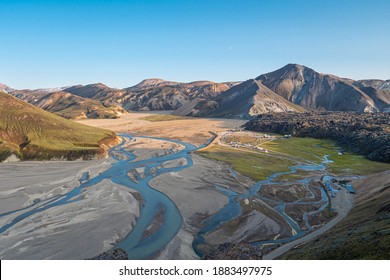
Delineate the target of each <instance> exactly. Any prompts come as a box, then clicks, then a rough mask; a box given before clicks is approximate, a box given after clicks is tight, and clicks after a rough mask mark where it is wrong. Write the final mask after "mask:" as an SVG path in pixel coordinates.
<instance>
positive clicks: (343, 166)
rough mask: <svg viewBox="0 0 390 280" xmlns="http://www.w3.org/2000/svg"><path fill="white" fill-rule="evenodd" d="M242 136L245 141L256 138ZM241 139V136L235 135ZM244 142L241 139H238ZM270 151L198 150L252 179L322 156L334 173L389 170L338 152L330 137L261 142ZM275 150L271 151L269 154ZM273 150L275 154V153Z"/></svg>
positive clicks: (318, 160)
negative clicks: (327, 157) (327, 159)
mask: <svg viewBox="0 0 390 280" xmlns="http://www.w3.org/2000/svg"><path fill="white" fill-rule="evenodd" d="M249 138H250V137H244V138H243V140H244V143H251V142H253V141H257V139H255V138H252V140H251V139H249ZM234 139H235V140H240V139H241V138H239V137H237V139H236V138H234ZM241 143H243V142H241ZM260 146H261V147H263V148H265V149H268V150H270V151H271V153H269V154H264V153H261V152H250V151H249V150H248V152H246V151H243V150H242V149H240V150H238V149H233V148H229V147H222V146H215V145H214V146H211V147H209V148H207V149H203V150H201V151H199V152H198V153H199V154H200V155H202V156H205V157H208V158H211V159H215V160H219V161H222V162H226V163H229V164H231V166H232V167H233V169H234V170H236V171H238V172H240V173H241V174H244V175H246V176H248V177H250V178H252V179H254V180H264V179H265V178H267V177H268V176H269V175H271V174H272V173H275V172H281V171H289V170H290V169H288V167H289V166H292V165H297V164H298V163H297V162H309V163H310V162H312V163H315V164H319V163H321V162H322V158H323V157H324V156H325V155H329V159H331V160H333V161H334V162H332V163H330V164H329V165H328V170H329V171H330V172H332V173H334V174H336V175H369V174H373V173H378V172H382V171H386V170H390V164H388V163H383V162H376V161H371V160H368V159H367V158H365V157H364V156H360V155H356V154H351V153H344V154H343V155H339V154H338V153H339V148H338V147H337V146H336V145H335V143H334V142H333V141H331V140H321V139H314V138H298V137H294V138H289V139H286V138H283V137H279V138H277V139H275V140H274V141H268V142H265V143H263V144H261V145H260ZM272 152H274V153H272ZM275 152H276V153H275ZM310 175H312V172H305V171H302V172H300V171H299V172H297V173H294V174H287V175H282V176H281V177H280V178H278V180H279V181H284V180H291V179H295V180H296V179H302V178H307V177H309V176H310Z"/></svg>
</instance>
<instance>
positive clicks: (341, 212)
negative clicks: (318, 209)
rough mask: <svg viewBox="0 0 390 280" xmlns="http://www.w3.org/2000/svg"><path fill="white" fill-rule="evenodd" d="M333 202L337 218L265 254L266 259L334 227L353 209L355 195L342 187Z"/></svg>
mask: <svg viewBox="0 0 390 280" xmlns="http://www.w3.org/2000/svg"><path fill="white" fill-rule="evenodd" d="M332 202H333V208H334V209H335V210H336V211H337V213H338V215H337V217H336V218H334V219H333V220H331V221H330V222H329V223H327V224H325V225H324V226H322V227H321V228H319V229H318V230H316V231H313V232H312V233H309V234H308V235H305V236H303V237H302V238H299V239H297V240H294V241H292V242H289V243H286V244H284V245H282V246H280V247H279V248H277V249H275V250H273V251H272V252H270V253H268V254H267V255H264V256H263V259H264V260H273V259H276V258H278V257H280V256H282V255H283V254H285V253H287V252H288V251H289V250H291V249H292V248H293V247H295V246H297V245H300V244H303V243H306V242H309V241H310V240H313V239H314V238H316V237H317V236H319V235H321V234H323V233H325V232H326V231H328V230H329V229H331V228H332V227H334V226H335V225H336V224H337V223H339V222H340V221H341V220H342V219H343V218H345V217H346V216H347V214H348V213H349V211H350V210H351V209H352V206H353V195H352V194H350V193H348V192H347V190H345V189H342V190H341V191H340V192H339V193H338V194H337V197H336V198H335V199H334V200H333V201H332Z"/></svg>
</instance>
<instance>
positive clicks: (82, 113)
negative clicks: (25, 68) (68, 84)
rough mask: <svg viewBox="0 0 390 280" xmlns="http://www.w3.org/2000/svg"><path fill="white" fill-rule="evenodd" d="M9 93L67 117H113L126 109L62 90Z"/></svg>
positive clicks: (123, 112) (124, 112)
mask: <svg viewBox="0 0 390 280" xmlns="http://www.w3.org/2000/svg"><path fill="white" fill-rule="evenodd" d="M10 94H11V95H13V96H15V97H17V98H19V99H21V100H24V101H27V102H29V103H31V104H33V105H35V106H38V107H39V108H42V109H44V110H46V111H49V112H51V113H55V114H57V115H59V116H61V117H64V118H67V119H85V118H91V119H99V118H104V119H113V118H118V117H119V116H120V115H123V114H126V110H124V109H123V108H121V107H120V106H118V105H115V104H112V105H110V104H107V105H106V104H104V103H103V102H100V101H98V100H93V99H89V98H83V97H80V96H77V95H74V94H71V93H68V92H63V91H61V92H50V91H49V93H48V92H47V91H41V90H34V91H31V90H22V91H19V90H18V91H13V92H11V93H10Z"/></svg>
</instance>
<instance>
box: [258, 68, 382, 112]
mask: <svg viewBox="0 0 390 280" xmlns="http://www.w3.org/2000/svg"><path fill="white" fill-rule="evenodd" d="M256 80H258V81H262V83H263V84H264V85H266V86H267V87H268V88H270V89H271V90H273V91H274V92H276V93H277V94H279V95H280V96H282V97H283V98H285V99H287V100H289V101H291V102H293V103H295V104H298V105H301V106H302V107H305V108H307V109H313V110H318V111H357V112H378V111H381V110H383V109H384V107H387V105H388V107H390V105H389V104H387V105H385V104H381V103H380V102H379V103H378V102H376V101H377V99H380V100H381V101H383V98H380V97H377V96H376V95H377V94H379V95H381V94H382V93H376V89H374V88H373V91H371V93H370V94H367V92H365V89H364V87H365V85H364V84H363V83H361V84H360V85H361V86H359V84H357V83H356V82H355V81H353V80H350V79H344V78H339V77H336V76H333V75H327V74H320V73H318V72H316V71H314V70H313V69H310V68H308V67H306V66H302V65H298V64H288V65H286V66H284V67H283V68H280V69H278V70H276V71H274V72H270V73H267V74H263V75H261V76H259V77H257V78H256Z"/></svg>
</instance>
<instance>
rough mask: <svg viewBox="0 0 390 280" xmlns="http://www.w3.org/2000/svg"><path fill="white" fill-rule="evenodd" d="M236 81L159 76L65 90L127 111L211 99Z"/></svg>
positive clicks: (161, 108)
mask: <svg viewBox="0 0 390 280" xmlns="http://www.w3.org/2000/svg"><path fill="white" fill-rule="evenodd" d="M235 84H237V83H214V82H210V81H198V82H192V83H178V82H170V81H164V80H162V79H147V80H143V81H142V82H140V83H139V84H137V85H135V86H132V87H128V88H125V89H122V90H120V89H113V88H109V87H107V86H106V85H103V84H91V85H87V86H74V87H70V88H67V89H65V91H66V92H70V93H73V94H76V95H79V96H81V97H85V98H91V99H95V100H99V101H104V102H105V103H106V104H118V105H120V106H122V107H123V108H124V109H126V110H133V111H156V110H157V111H158V110H176V109H178V108H180V107H181V106H182V105H184V104H186V103H188V102H190V101H192V100H193V99H195V98H207V99H212V98H214V97H216V96H217V95H219V94H221V93H222V92H224V91H226V90H228V89H229V88H231V87H232V86H233V85H235Z"/></svg>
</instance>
